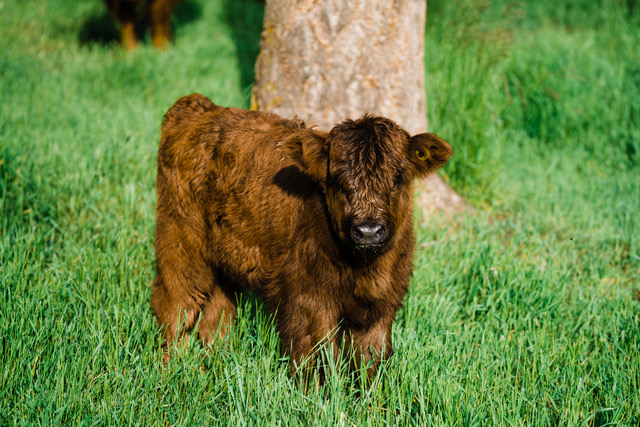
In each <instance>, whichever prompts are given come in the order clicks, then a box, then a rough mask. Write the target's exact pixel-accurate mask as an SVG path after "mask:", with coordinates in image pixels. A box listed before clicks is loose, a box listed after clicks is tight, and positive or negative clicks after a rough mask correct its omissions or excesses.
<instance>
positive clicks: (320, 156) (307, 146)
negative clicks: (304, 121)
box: [282, 130, 329, 181]
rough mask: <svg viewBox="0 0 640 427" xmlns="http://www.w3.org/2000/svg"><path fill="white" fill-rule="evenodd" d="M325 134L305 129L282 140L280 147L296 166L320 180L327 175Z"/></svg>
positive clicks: (327, 156)
mask: <svg viewBox="0 0 640 427" xmlns="http://www.w3.org/2000/svg"><path fill="white" fill-rule="evenodd" d="M327 136H328V134H325V133H321V132H314V131H309V130H305V131H304V132H296V133H294V134H292V135H290V136H288V137H287V138H285V140H284V141H282V147H283V148H284V149H285V151H286V152H287V153H288V154H289V157H291V159H293V161H294V162H295V163H296V165H297V166H298V168H299V169H300V170H301V171H302V172H304V173H306V174H307V175H309V176H311V178H313V179H314V180H315V181H322V180H324V179H326V176H327V160H328V158H329V155H328V150H327V149H326V148H327Z"/></svg>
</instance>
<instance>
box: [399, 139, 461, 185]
mask: <svg viewBox="0 0 640 427" xmlns="http://www.w3.org/2000/svg"><path fill="white" fill-rule="evenodd" d="M452 155H453V149H452V148H451V146H450V145H449V144H448V143H447V141H445V140H443V139H441V138H438V137H437V136H435V135H434V134H432V133H421V134H418V135H414V136H412V137H411V140H410V141H409V159H410V160H411V164H412V165H413V167H414V170H415V176H416V177H417V178H422V177H424V176H426V175H428V174H430V173H433V172H435V171H436V170H438V168H441V167H442V166H444V165H445V164H446V163H447V160H449V158H450V157H451V156H452Z"/></svg>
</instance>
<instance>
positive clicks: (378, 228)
mask: <svg viewBox="0 0 640 427" xmlns="http://www.w3.org/2000/svg"><path fill="white" fill-rule="evenodd" d="M388 238H389V232H388V231H387V227H385V225H384V224H380V223H374V222H365V223H362V224H357V225H355V224H354V225H353V227H351V240H353V243H355V244H356V245H360V246H371V245H382V244H384V243H386V242H387V239H388Z"/></svg>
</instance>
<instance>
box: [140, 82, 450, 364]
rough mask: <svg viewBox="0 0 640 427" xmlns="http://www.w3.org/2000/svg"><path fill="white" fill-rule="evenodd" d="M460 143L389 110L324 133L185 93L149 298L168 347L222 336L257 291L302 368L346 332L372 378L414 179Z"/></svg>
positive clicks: (395, 302)
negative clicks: (409, 124) (245, 297)
mask: <svg viewBox="0 0 640 427" xmlns="http://www.w3.org/2000/svg"><path fill="white" fill-rule="evenodd" d="M452 153H453V152H452V150H451V147H450V146H449V145H448V144H447V143H446V142H445V141H443V140H441V139H439V138H438V137H436V136H434V135H432V134H429V133H424V134H420V135H415V136H413V137H411V136H409V134H408V133H407V132H406V131H404V130H403V129H401V128H400V127H398V126H397V125H396V124H395V123H394V122H392V121H391V120H388V119H385V118H381V117H373V116H364V117H362V118H361V119H359V120H355V121H353V120H346V121H344V122H343V123H341V124H339V125H336V126H335V127H334V128H333V129H332V130H331V131H330V132H329V133H325V132H320V131H318V130H315V129H308V128H306V127H305V125H304V123H302V122H300V121H297V120H287V119H283V118H281V117H279V116H276V115H274V114H271V113H264V112H257V111H245V110H240V109H235V108H223V107H219V106H217V105H215V104H213V103H212V102H211V101H210V100H209V99H208V98H206V97H204V96H202V95H198V94H193V95H190V96H186V97H183V98H181V99H179V100H178V101H177V102H176V103H175V104H174V105H173V107H171V109H169V111H168V112H167V114H166V115H165V117H164V121H163V124H162V139H161V141H160V149H159V152H158V178H157V196H158V204H157V223H156V240H155V246H156V256H157V268H158V271H157V277H156V279H155V281H154V283H153V296H152V299H151V306H152V308H153V311H154V312H155V315H156V317H157V320H158V323H159V325H160V326H163V327H164V335H165V338H166V340H167V343H172V342H173V341H174V340H176V339H177V338H178V337H180V336H182V337H184V336H185V335H187V334H188V333H189V332H190V331H191V330H192V329H193V328H194V327H195V326H196V324H197V323H198V322H199V323H198V334H199V336H200V338H201V339H202V340H203V341H205V342H208V341H210V340H211V339H212V338H213V337H214V335H215V334H216V333H217V331H221V333H222V334H223V335H224V334H225V331H226V330H227V327H228V326H230V325H231V322H232V321H233V318H234V316H235V314H236V296H235V295H236V293H239V292H241V291H242V290H243V289H250V290H253V291H255V292H257V293H258V294H260V295H261V296H262V297H263V299H264V301H265V303H266V305H267V306H268V308H269V309H270V310H272V311H274V312H276V313H277V314H276V327H277V330H278V332H279V335H280V339H281V342H282V347H283V351H284V352H287V353H289V354H290V355H291V364H292V372H293V371H295V369H294V367H295V366H296V365H299V364H300V362H301V361H302V360H303V359H305V357H306V356H308V355H309V354H310V353H311V352H312V349H313V348H314V346H316V344H318V343H320V342H323V341H325V340H329V341H330V342H331V344H332V345H336V344H340V342H341V341H342V340H343V339H344V340H346V342H347V343H348V344H349V348H350V349H354V350H356V351H358V352H360V351H361V352H362V354H361V356H363V357H364V361H365V362H367V363H368V362H372V364H371V367H370V368H369V373H370V374H373V373H374V372H375V370H376V366H377V364H378V362H379V360H380V359H381V358H384V357H387V356H388V355H390V354H391V350H392V348H391V326H392V324H393V321H394V317H395V315H396V311H397V310H398V309H399V308H400V306H401V304H402V301H403V298H404V296H405V294H406V292H407V285H408V282H409V278H410V275H411V267H412V257H413V252H414V235H413V224H412V193H413V185H412V181H413V180H414V179H415V178H420V177H423V176H425V175H427V174H429V173H433V172H434V171H435V170H436V169H437V168H439V167H441V166H442V165H444V164H445V163H446V161H447V160H448V159H449V157H450V156H451V155H452ZM179 318H180V319H179ZM360 362H361V360H359V361H356V364H359V363H360Z"/></svg>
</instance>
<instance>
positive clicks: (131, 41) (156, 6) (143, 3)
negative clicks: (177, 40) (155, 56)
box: [104, 0, 181, 50]
mask: <svg viewBox="0 0 640 427" xmlns="http://www.w3.org/2000/svg"><path fill="white" fill-rule="evenodd" d="M180 1H181V0H104V2H105V3H106V5H107V7H108V8H109V11H110V12H111V14H112V15H113V16H114V17H115V18H116V20H117V21H118V23H119V24H120V39H121V42H122V46H123V47H124V48H125V49H127V50H130V49H134V48H135V47H136V46H138V37H137V36H136V32H135V24H136V21H137V20H138V17H139V16H142V17H143V18H144V19H145V20H148V21H149V22H150V23H151V41H152V43H153V45H154V46H155V47H158V48H161V49H166V48H167V46H168V44H169V39H170V38H171V14H172V13H173V11H174V9H175V8H176V6H177V5H178V3H180Z"/></svg>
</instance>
